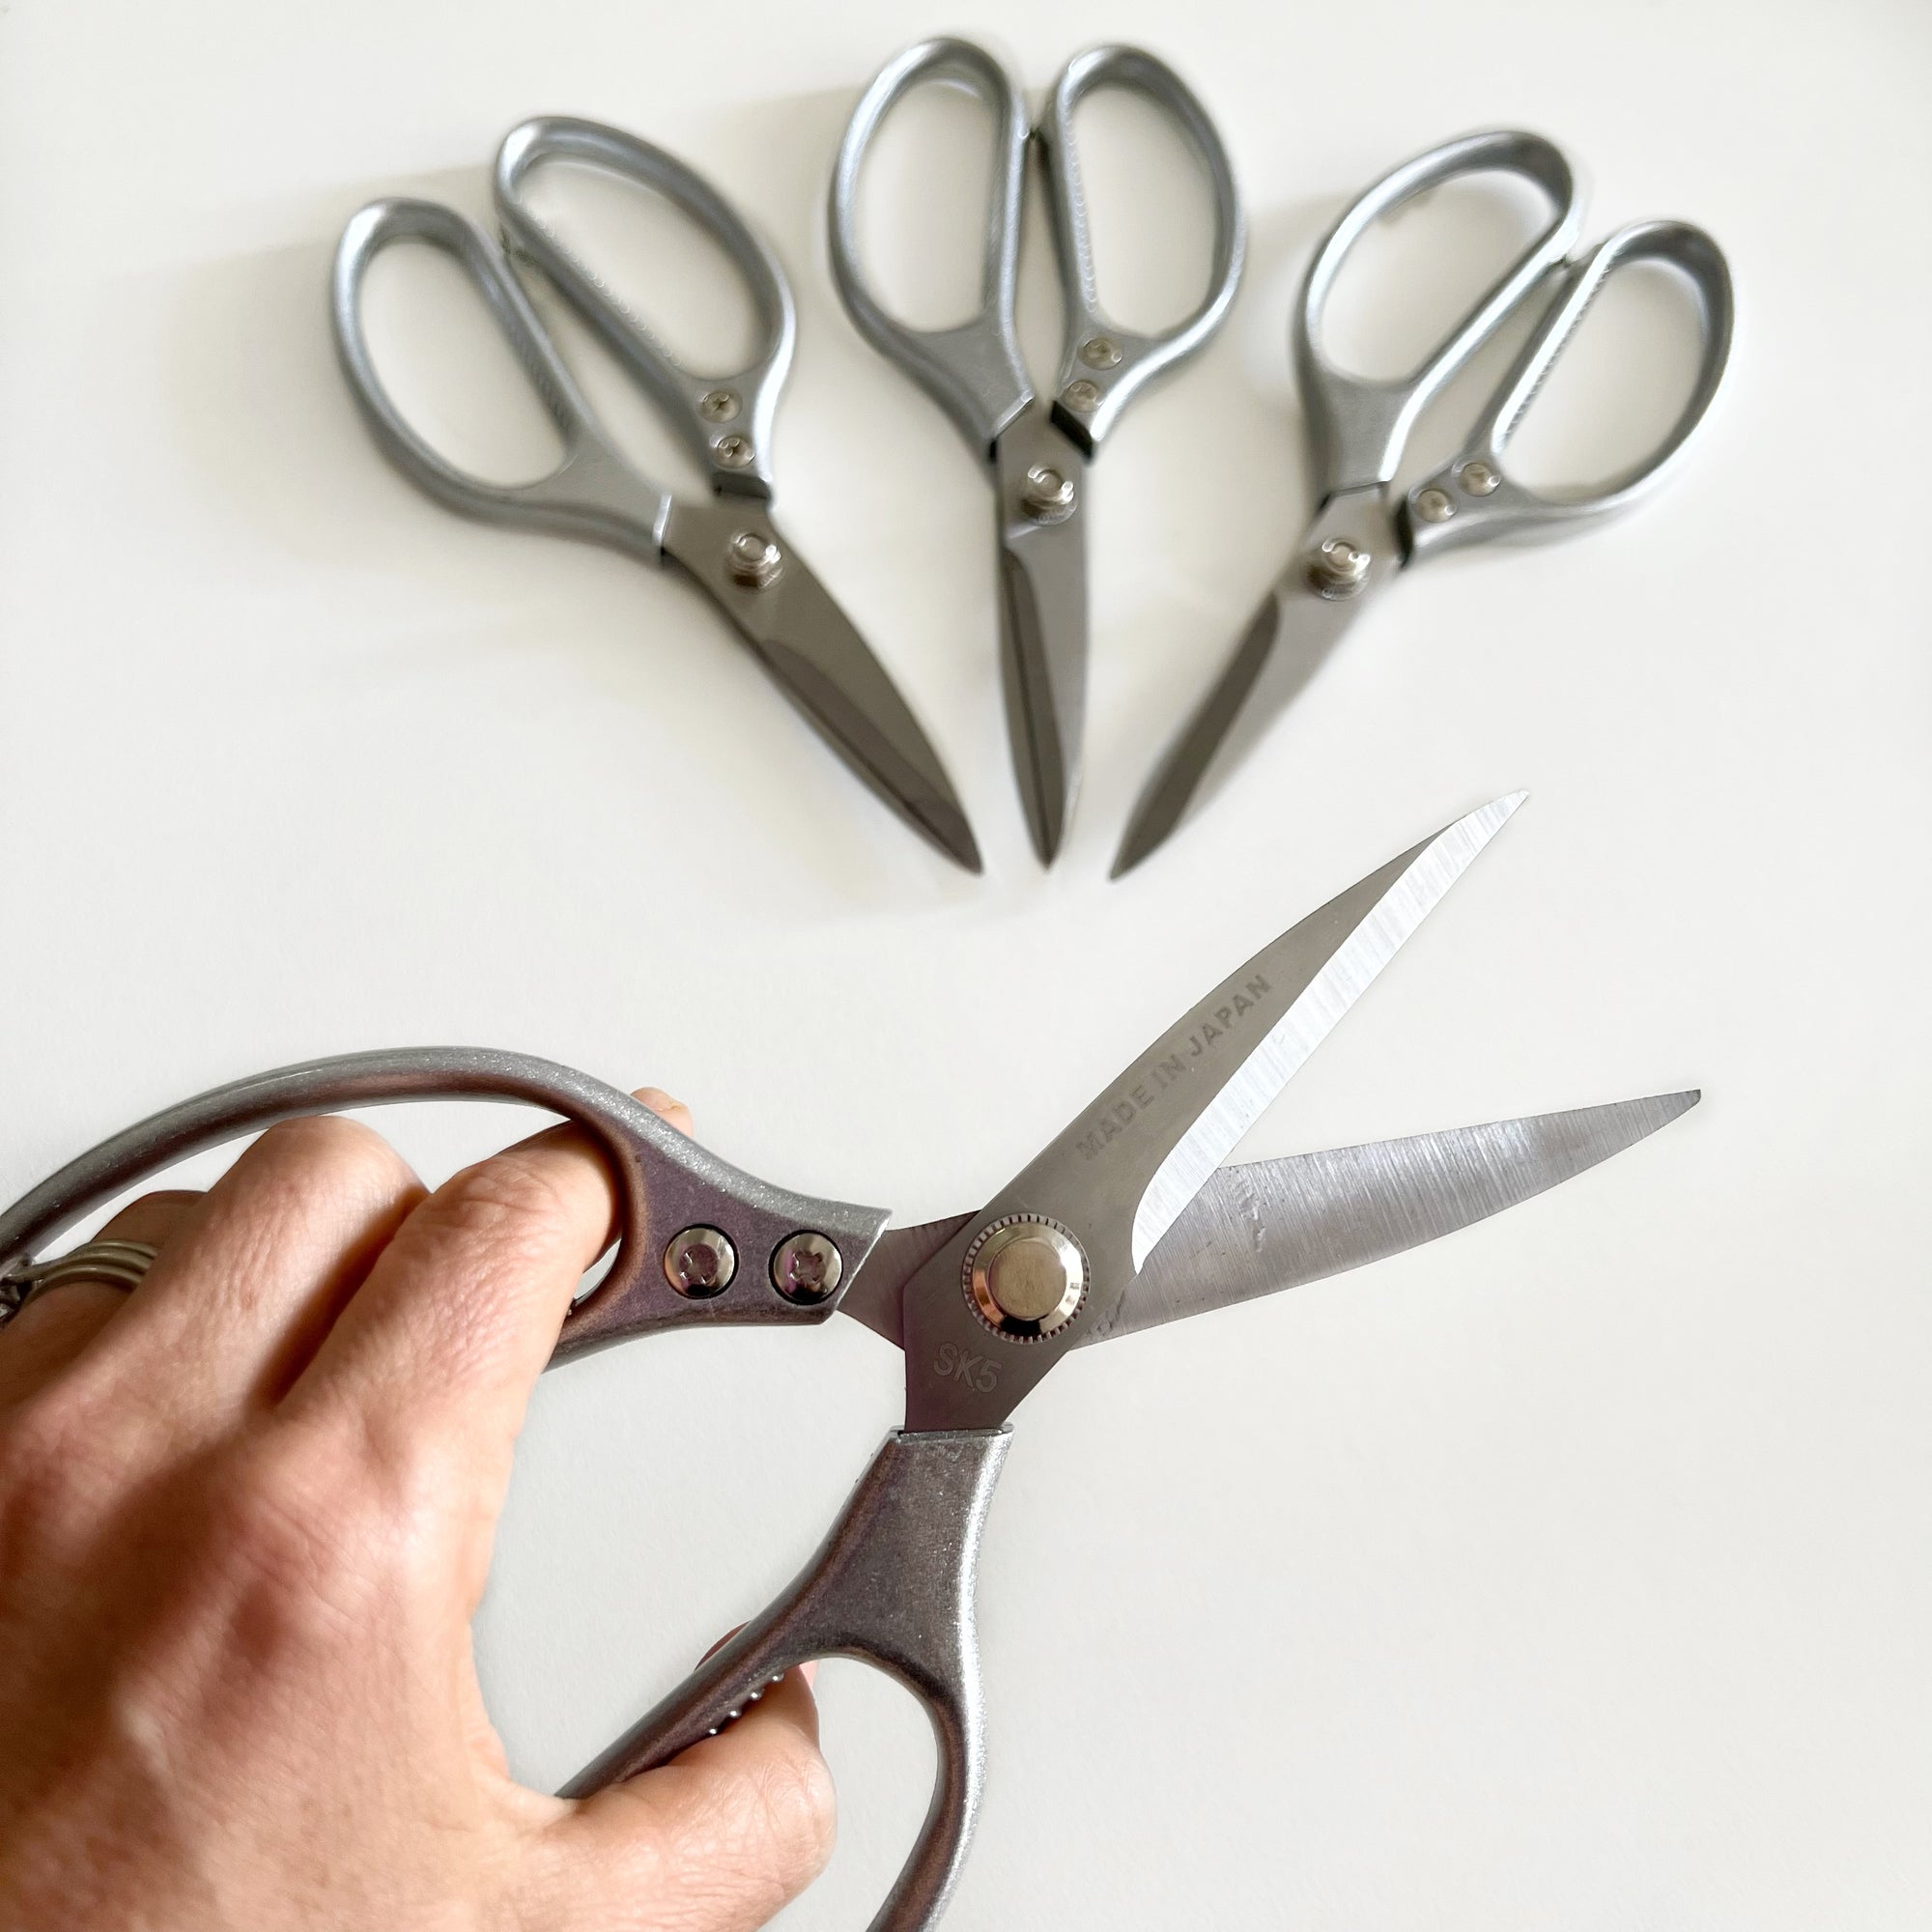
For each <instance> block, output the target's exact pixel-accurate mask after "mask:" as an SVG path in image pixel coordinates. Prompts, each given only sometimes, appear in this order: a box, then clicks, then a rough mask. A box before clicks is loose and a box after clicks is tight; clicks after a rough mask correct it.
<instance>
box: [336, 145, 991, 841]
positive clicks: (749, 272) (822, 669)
mask: <svg viewBox="0 0 1932 1932" xmlns="http://www.w3.org/2000/svg"><path fill="white" fill-rule="evenodd" d="M551 160H562V161H574V162H578V163H580V164H585V165H588V166H591V167H596V168H600V169H603V170H605V171H607V172H609V173H611V174H614V175H617V176H620V177H622V178H624V179H626V180H628V181H631V182H634V183H636V184H638V185H640V186H642V187H644V188H647V189H650V190H652V191H654V192H656V193H658V194H661V195H663V196H665V197H666V199H668V201H670V202H672V203H673V204H674V205H675V206H676V207H677V208H679V209H680V210H682V211H683V212H684V213H686V214H688V215H690V216H691V218H692V219H693V220H694V221H696V223H697V224H698V226H699V227H701V228H703V229H705V230H706V231H707V232H708V233H709V234H711V235H712V236H713V237H715V238H716V240H717V241H719V243H720V244H721V245H722V247H723V248H724V250H725V253H726V254H727V255H728V256H729V257H730V259H731V261H732V262H733V264H734V265H735V266H736V268H737V269H738V270H739V272H740V273H741V274H742V275H743V276H744V279H745V284H746V287H747V289H748V290H749V292H750V295H751V298H752V304H753V311H754V313H755V315H756V317H757V322H758V327H759V329H760V331H761V335H762V340H761V342H760V345H759V348H758V352H757V355H756V358H755V359H754V360H753V362H752V364H751V365H750V366H749V367H748V368H746V369H743V370H740V371H737V372H736V373H732V374H725V375H712V376H705V375H698V374H696V373H695V372H694V371H692V370H690V369H687V368H686V367H685V366H684V365H683V364H682V363H681V362H679V361H678V360H677V358H676V357H675V356H673V355H671V353H670V352H669V350H668V349H667V348H665V346H664V345H663V344H662V343H661V342H659V341H658V340H657V338H656V337H655V336H654V335H653V334H652V333H651V331H650V329H649V327H647V326H646V325H645V324H644V323H642V322H640V321H639V319H638V318H637V317H636V316H635V315H633V314H632V313H631V312H630V311H629V310H628V309H627V308H626V307H625V306H624V305H623V303H622V302H620V301H619V300H618V299H617V298H616V297H615V296H614V295H612V294H611V290H610V289H609V288H608V287H607V286H605V284H604V283H603V282H601V281H600V280H599V279H598V278H597V276H596V274H595V273H594V272H593V271H592V270H590V269H589V268H587V267H586V266H585V265H584V264H583V263H582V262H581V261H580V260H579V259H578V258H577V256H576V255H575V254H573V253H572V252H571V250H570V248H569V247H568V246H567V245H566V244H565V243H564V242H563V241H561V240H560V239H559V238H558V237H557V235H556V234H555V233H554V231H553V230H552V229H551V228H550V227H548V226H547V225H546V224H545V223H544V221H543V220H542V218H541V217H540V216H539V215H537V214H536V213H534V212H533V211H532V210H531V208H530V206H529V203H528V201H527V199H526V186H527V184H528V182H529V180H530V177H531V176H532V174H533V173H534V172H535V171H536V170H537V169H538V168H539V167H541V166H542V165H543V164H544V163H545V162H546V161H551ZM496 203H497V219H498V220H499V221H500V223H501V224H502V229H503V236H504V240H505V241H506V242H507V244H508V247H509V250H510V253H511V254H512V255H514V256H515V257H517V258H518V259H519V260H520V261H521V262H524V263H527V264H529V265H531V266H533V267H534V268H535V269H537V270H540V271H541V272H542V274H543V275H544V277H545V278H546V279H547V280H548V281H549V282H550V283H551V284H552V286H554V288H555V289H556V291H557V293H558V294H559V295H561V296H562V297H563V298H564V300H565V301H567V302H568V303H569V305H570V306H571V308H573V309H574V310H575V311H576V312H577V314H578V315H579V316H581V317H582V320H583V321H584V322H585V323H587V324H588V325H589V327H591V328H592V330H594V331H595V333H596V334H597V335H598V336H599V337H600V338H601V339H602V341H603V342H604V344H605V346H606V347H607V348H608V349H610V351H611V354H612V355H614V356H615V357H616V358H617V360H618V362H619V363H620V364H621V365H622V367H623V368H624V369H625V370H626V371H627V372H628V373H629V374H630V375H631V376H632V377H634V378H635V379H636V380H637V381H638V383H639V384H641V385H642V387H643V388H644V389H645V390H646V391H647V392H648V393H649V394H650V395H651V396H652V398H653V399H654V400H655V401H656V403H657V404H658V406H659V408H660V410H661V411H662V412H663V413H664V415H665V416H666V418H667V419H668V422H669V423H670V424H671V426H672V427H673V428H674V429H675V430H676V431H677V432H678V434H679V435H680V436H681V437H682V438H683V439H684V440H685V441H686V442H687V443H689V444H690V446H691V448H692V450H693V452H694V453H695V454H696V457H697V460H698V461H699V462H700V463H701V464H702V465H703V466H704V469H705V473H706V475H707V477H708V479H709V482H710V488H711V495H710V497H709V498H708V499H707V500H703V501H696V500H693V499H690V498H684V497H672V496H671V495H670V493H669V492H668V491H667V490H664V489H661V488H660V487H659V486H658V485H657V484H655V483H653V482H651V481H650V480H649V479H648V478H646V477H644V476H643V475H641V474H640V473H639V471H638V469H636V468H635V467H634V466H633V465H632V464H631V463H630V462H628V461H627V460H626V459H625V458H624V457H623V456H621V455H620V454H619V453H618V451H617V447H616V444H615V443H614V442H613V441H612V440H611V438H610V436H609V435H607V433H606V432H605V430H604V428H603V427H602V425H601V424H600V423H599V422H598V421H597V419H596V417H595V416H594V415H593V414H592V413H591V411H590V408H589V405H588V404H587V403H586V402H585V401H584V399H583V397H582V393H581V392H580V391H579V389H578V386H577V384H576V383H575V382H574V381H573V380H572V378H571V375H570V371H569V370H568V368H567V367H566V366H565V364H564V361H563V358H562V357H561V356H560V355H558V353H557V351H556V348H555V346H554V344H553V342H552V341H551V338H550V336H549V335H548V333H547V332H546V331H545V329H544V327H543V325H542V323H541V322H540V321H539V320H538V318H537V314H536V311H535V309H534V308H532V307H531V305H530V300H529V298H528V296H527V295H526V292H525V290H524V288H523V286H522V284H521V283H520V282H519V281H518V279H517V276H516V274H515V273H514V272H512V270H511V268H510V266H509V262H508V261H507V260H506V258H505V255H504V252H503V250H502V249H500V248H498V247H497V243H496V242H495V241H492V240H491V238H490V237H489V236H487V235H485V234H484V233H483V232H482V230H481V229H479V228H478V227H476V225H475V224H474V223H473V222H471V221H469V220H468V219H466V218H465V217H464V216H463V215H461V214H459V213H457V212H456V211H455V210H454V209H452V208H447V207H444V206H443V205H442V204H441V203H440V202H433V201H412V200H402V199H393V200H386V201H377V202H372V203H371V204H370V205H369V206H368V207H367V208H365V209H363V210H362V211H361V212H360V213H358V214H356V215H355V218H354V219H353V220H352V221H351V222H350V223H349V226H348V227H347V228H346V229H345V230H344V231H343V236H342V241H341V244H340V246H339V247H338V248H337V250H336V255H335V274H334V280H333V284H332V289H331V300H330V310H331V314H332V315H333V318H334V323H335V339H336V344H337V347H338V349H339V350H340V352H341V358H342V367H343V371H344V373H345V374H346V375H347V377H348V379H349V386H350V387H351V389H353V390H354V391H355V398H356V401H357V402H358V403H360V405H361V407H362V412H363V414H364V415H365V416H366V418H367V419H368V422H369V426H370V428H371V430H372V431H373V432H374V433H375V437H376V440H377V442H378V443H379V444H380V445H381V446H382V448H383V450H384V453H385V454H386V455H387V456H388V457H389V459H390V461H391V462H393V463H394V464H395V465H396V467H397V468H398V469H400V470H402V472H403V473H404V475H406V476H408V477H409V478H410V479H411V480H412V482H414V483H416V484H418V485H419V486H420V487H421V488H422V489H424V490H425V491H427V492H428V493H429V495H431V496H432V497H436V498H437V499H438V500H439V501H440V502H442V503H446V504H447V505H448V506H449V507H450V508H451V509H453V510H460V511H462V512H464V513H465V514H466V515H468V516H472V517H483V518H487V519H490V520H493V521H495V522H497V523H504V524H524V525H527V526H530V527H531V528H534V529H543V530H550V531H554V532H556V533H558V534H561V535H564V536H573V537H582V538H584V539H585V540H587V541H589V542H592V543H601V544H608V545H610V546H611V547H612V548H613V549H616V550H620V551H624V552H626V553H628V554H630V555H632V556H637V557H641V558H643V559H644V560H645V561H646V562H650V563H663V562H664V561H665V560H666V559H667V558H668V559H670V560H671V561H673V562H675V563H678V564H681V565H682V566H683V568H684V569H685V571H686V573H687V574H688V575H689V576H691V577H692V578H693V579H695V580H696V582H697V583H698V584H700V585H701V586H702V587H703V589H704V590H705V591H706V592H707V593H708V594H709V595H710V597H711V598H712V600H713V601H714V602H715V603H716V604H717V606H718V608H719V609H720V610H721V611H724V613H725V616H726V617H727V618H728V619H729V620H730V621H731V623H732V624H733V625H734V626H735V627H736V628H737V630H738V632H739V635H740V636H742V637H743V638H744V639H745V641H746V642H747V643H748V644H750V645H751V647H752V650H753V653H754V654H755V655H756V657H757V659H758V661H759V663H760V664H762V665H763V666H764V668H765V669H766V670H767V671H768V672H769V673H770V674H771V676H772V678H773V679H774V680H775V681H776V682H777V684H778V685H779V687H780V689H781V690H782V691H783V692H784V694H785V696H788V697H789V698H790V699H791V700H792V702H793V703H794V704H796V705H797V706H798V708H799V709H800V710H801V711H802V712H804V714H805V715H806V717H807V718H808V719H809V720H810V722H811V724H812V725H815V726H816V727H817V729H818V731H819V733H820V735H821V736H822V737H823V738H824V739H825V741H826V742H827V744H829V745H830V746H831V747H832V749H833V750H834V751H836V752H837V753H838V755H839V756H840V757H841V758H843V759H844V760H845V762H846V763H847V764H848V765H849V766H851V768H852V769H853V771H855V772H856V773H857V774H858V775H859V777H860V778H862V779H863V780H864V781H866V782H867V784H868V785H870V786H871V788H872V789H873V790H874V791H875V792H876V793H877V794H878V795H879V796H880V797H881V798H882V799H884V800H885V802H886V803H887V804H888V805H890V806H891V807H892V808H893V810H895V811H896V812H898V813H899V815H900V816H901V817H902V818H904V819H905V821H906V823H907V824H909V825H910V826H912V827H913V829H914V830H915V831H917V832H919V833H921V834H923V836H924V837H925V838H928V839H930V840H931V841H932V843H933V844H935V845H936V846H938V847H939V849H940V850H941V851H942V852H944V853H945V854H946V855H947V857H948V858H950V859H953V860H956V861H957V862H958V863H959V864H960V865H961V866H964V867H966V868H967V869H968V870H969V871H974V872H977V871H978V870H979V869H980V849H979V846H978V845H977V844H976V843H975V842H974V838H973V832H972V828H971V827H970V826H969V825H968V824H967V822H966V814H965V811H964V810H962V808H961V806H960V804H959V800H958V798H957V796H956V795H955V793H954V792H953V789H952V781H951V780H950V779H949V778H948V777H947V775H946V771H945V768H944V766H943V765H942V764H941V763H940V761H939V754H938V753H936V752H935V751H934V750H933V748H932V746H931V744H930V743H929V742H928V740H927V738H926V735H925V733H924V731H923V730H922V729H921V727H920V725H919V723H918V721H917V720H916V719H915V718H914V717H913V715H912V712H911V710H910V709H909V708H908V706H907V704H906V701H905V699H904V698H903V697H901V696H900V695H899V692H898V689H897V687H896V686H895V684H894V683H893V681H892V678H891V677H890V676H889V675H888V674H887V672H886V669H885V667H884V666H883V665H881V664H880V663H879V661H878V659H877V658H876V657H874V656H873V655H872V652H871V649H870V647H869V646H868V645H867V643H866V640H865V639H863V638H862V637H860V635H859V633H858V632H857V631H856V630H855V629H854V628H853V626H852V622H851V619H850V618H848V617H847V616H846V615H845V613H844V612H843V611H841V610H840V609H839V608H838V605H837V604H836V603H834V602H833V600H832V597H831V596H830V594H829V593H828V592H827V591H826V589H825V588H824V586H823V585H822V584H821V583H820V582H818V580H817V578H815V577H814V576H813V575H812V574H811V572H810V570H809V569H808V568H807V567H806V564H805V560H804V559H803V558H802V557H801V556H800V555H799V554H798V552H797V551H796V550H795V549H794V548H793V547H792V545H791V544H790V543H789V542H788V541H787V540H786V539H784V538H783V537H781V536H780V534H779V532H778V529H777V527H776V526H774V524H773V523H772V518H771V498H772V487H773V486H772V469H771V443H772V423H773V418H774V415H775V413H776V412H777V408H778V399H779V391H780V390H781V387H782V386H783V384H784V379H785V375H786V372H787V371H788V370H789V368H790V366H791V356H792V344H793V339H794V336H795V335H796V332H797V325H796V321H795V317H794V311H793V307H792V298H791V291H790V289H789V288H788V287H787V286H786V283H785V278H784V271H783V270H781V268H780V267H779V264H778V260H777V258H776V257H775V256H774V255H773V254H772V252H771V250H770V249H769V248H767V247H766V246H765V244H764V243H763V242H762V241H759V240H758V238H757V237H756V236H755V235H753V233H752V231H751V230H750V229H749V228H748V227H747V226H746V225H745V223H744V222H743V221H742V220H740V218H739V217H738V214H737V213H736V212H735V211H734V210H733V209H732V208H731V206H730V205H729V203H727V202H726V201H725V200H724V199H723V198H722V197H721V196H720V195H719V194H718V193H717V191H716V190H715V189H713V188H712V187H711V186H710V185H708V184H707V183H706V182H704V181H702V180H701V179H700V178H699V177H698V176H697V175H696V174H694V173H693V172H692V170H691V169H690V168H688V167H686V166H685V164H684V163H683V162H682V161H680V160H678V159H677V158H676V157H675V156H671V155H668V154H666V153H665V151H664V150H663V149H662V148H656V147H653V146H652V145H651V144H650V143H649V142H648V141H640V140H639V139H638V138H637V137H636V136H635V135H632V134H626V133H624V132H622V131H621V130H619V129H617V128H605V127H600V126H599V125H598V124H597V123H595V122H591V121H573V120H566V119H563V118H560V117H557V116H545V117H544V118H542V119H539V120H534V121H526V122H525V123H523V125H522V126H521V127H518V128H512V129H511V130H510V132H509V134H508V136H507V137H506V138H505V139H504V142H503V145H502V147H501V149H500V150H499V151H498V153H497V167H496ZM401 241H415V242H422V243H427V244H428V245H429V246H431V247H434V248H440V249H442V250H443V251H444V252H445V253H447V254H448V255H450V256H451V257H453V258H454V259H455V261H456V262H457V263H458V264H459V266H460V267H461V268H462V269H463V270H464V271H465V272H466V273H467V274H468V275H469V279H470V281H471V282H472V283H473V284H474V285H475V287H476V289H477V291H478V292H479V293H480V294H481V296H482V297H483V299H484V300H485V302H487V303H488V305H489V308H490V312H491V315H492V316H493V317H494V319H495V321H496V324H497V327H498V328H499V329H501V331H502V333H503V335H504V337H505V339H506V340H507V341H508V343H509V345H510V347H511V349H512V350H513V351H514V352H515V354H516V356H517V359H518V361H519V362H520V363H522V365H523V366H524V368H525V370H526V372H527V373H528V375H529V378H530V381H531V383H532V384H533V385H534V387H535V389H536V392H537V394H538V396H539V397H540V398H541V400H542V402H543V406H544V408H545V410H546V411H547V412H549V414H550V416H551V418H552V420H553V421H554V423H555V425H556V427H557V429H558V431H559V432H560V433H561V435H562V439H563V460H562V461H561V462H560V463H559V464H558V466H557V468H556V469H554V470H553V471H552V472H551V473H550V474H549V475H548V476H544V477H540V478H539V479H537V480H536V481H535V482H532V483H521V484H514V485H508V486H506V485H502V484H497V483H490V482H486V481H485V480H483V479H482V478H481V477H477V476H472V475H469V473H467V472H466V471H464V470H462V469H458V468H457V467H456V466H455V465H453V464H451V463H450V462H448V461H447V460H446V459H445V458H444V457H443V456H441V455H440V453H439V452H438V451H437V450H436V449H434V448H432V447H431V445H430V444H429V442H428V441H427V440H425V439H424V438H423V437H422V436H420V435H419V434H418V433H417V432H416V431H415V430H414V429H412V427H411V425H410V423H409V421H408V419H407V418H406V417H405V416H404V414H403V412H401V410H400V409H398V408H397V406H396V404H395V402H394V400H393V399H392V398H391V396H390V395H389V392H388V391H387V390H386V389H385V388H384V385H383V381H382V378H381V376H380V375H379V374H378V373H377V369H376V364H375V360H374V357H373V356H372V355H371V354H370V350H369V343H368V338H367V336H366V334H365V333H364V330H363V327H362V314H361V293H362V279H363V276H364V275H365V274H366V273H367V272H368V268H369V264H370V263H371V262H372V261H373V260H374V259H375V257H376V256H377V254H378V253H380V252H381V251H382V250H383V249H384V248H386V247H389V246H391V245H392V244H394V243H396V242H401Z"/></svg>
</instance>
